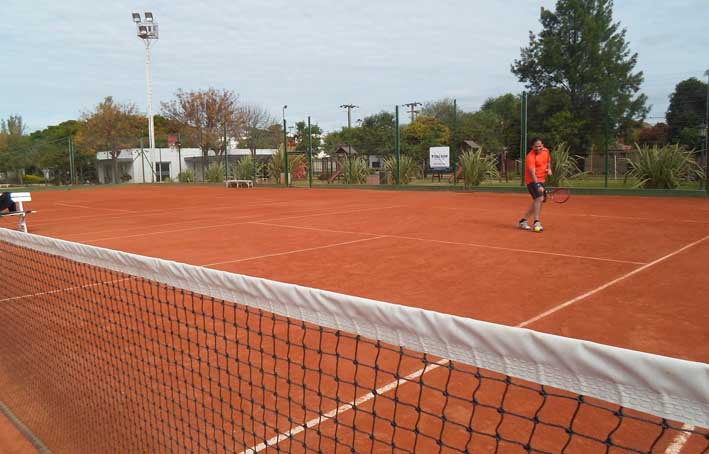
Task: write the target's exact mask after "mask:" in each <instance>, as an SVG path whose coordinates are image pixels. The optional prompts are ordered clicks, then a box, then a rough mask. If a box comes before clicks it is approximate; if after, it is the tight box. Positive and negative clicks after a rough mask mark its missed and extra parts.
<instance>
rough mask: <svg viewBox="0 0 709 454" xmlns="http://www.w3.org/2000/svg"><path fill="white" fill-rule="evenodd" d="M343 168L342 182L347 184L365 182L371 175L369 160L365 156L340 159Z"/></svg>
mask: <svg viewBox="0 0 709 454" xmlns="http://www.w3.org/2000/svg"><path fill="white" fill-rule="evenodd" d="M338 163H339V165H340V168H341V169H342V182H343V183H345V184H364V183H366V182H367V175H369V162H368V160H367V158H366V157H364V156H355V157H353V158H351V161H350V160H348V159H347V157H344V158H341V159H338Z"/></svg>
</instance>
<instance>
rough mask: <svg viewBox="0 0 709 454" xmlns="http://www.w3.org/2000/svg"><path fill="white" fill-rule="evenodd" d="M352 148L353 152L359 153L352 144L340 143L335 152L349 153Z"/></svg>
mask: <svg viewBox="0 0 709 454" xmlns="http://www.w3.org/2000/svg"><path fill="white" fill-rule="evenodd" d="M350 149H351V150H352V154H353V155H355V154H358V153H357V150H355V147H351V146H350V145H338V146H337V147H336V148H335V154H347V153H349V150H350Z"/></svg>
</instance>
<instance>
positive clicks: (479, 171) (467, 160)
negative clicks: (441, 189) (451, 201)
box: [460, 148, 500, 189]
mask: <svg viewBox="0 0 709 454" xmlns="http://www.w3.org/2000/svg"><path fill="white" fill-rule="evenodd" d="M460 168H461V174H462V176H463V184H464V186H465V188H466V189H467V188H470V187H472V186H479V185H480V183H482V182H483V181H485V180H486V179H489V178H499V176H500V172H499V171H498V170H497V157H496V156H495V155H491V154H487V153H485V152H484V151H483V149H482V148H480V149H478V150H471V151H466V152H465V153H463V154H462V155H460Z"/></svg>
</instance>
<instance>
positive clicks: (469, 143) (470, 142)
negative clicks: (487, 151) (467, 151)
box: [463, 139, 480, 150]
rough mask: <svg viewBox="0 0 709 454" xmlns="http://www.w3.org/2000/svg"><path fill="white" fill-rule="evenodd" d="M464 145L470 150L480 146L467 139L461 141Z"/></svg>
mask: <svg viewBox="0 0 709 454" xmlns="http://www.w3.org/2000/svg"><path fill="white" fill-rule="evenodd" d="M463 143H464V144H466V145H467V146H469V147H470V148H472V149H473V150H475V149H478V148H480V145H478V144H477V143H476V142H475V141H474V140H472V139H468V140H464V141H463Z"/></svg>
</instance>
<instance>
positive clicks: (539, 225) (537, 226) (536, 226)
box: [534, 221, 544, 232]
mask: <svg viewBox="0 0 709 454" xmlns="http://www.w3.org/2000/svg"><path fill="white" fill-rule="evenodd" d="M534 231H535V232H543V231H544V227H542V223H541V222H539V221H536V222H535V223H534Z"/></svg>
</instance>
